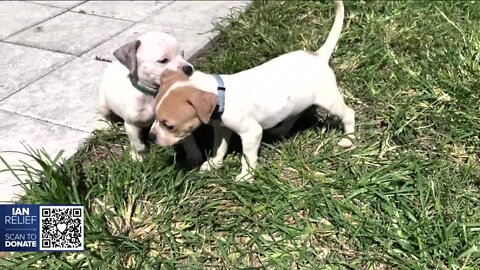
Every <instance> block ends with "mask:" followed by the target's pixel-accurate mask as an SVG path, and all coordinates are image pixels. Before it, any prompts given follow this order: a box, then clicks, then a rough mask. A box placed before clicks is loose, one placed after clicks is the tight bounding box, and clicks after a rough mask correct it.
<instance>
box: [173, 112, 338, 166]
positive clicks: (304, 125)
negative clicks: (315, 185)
mask: <svg viewBox="0 0 480 270" xmlns="http://www.w3.org/2000/svg"><path fill="white" fill-rule="evenodd" d="M279 125H280V124H279ZM311 128H324V129H325V130H326V131H328V132H335V131H342V130H343V129H342V123H341V121H339V120H338V119H337V118H336V117H329V116H328V117H323V116H322V115H320V114H319V113H318V109H317V107H316V106H312V107H310V108H308V109H307V110H305V111H304V112H303V113H302V115H301V116H300V118H299V119H298V120H297V121H296V123H295V125H294V126H293V128H292V129H291V130H290V132H288V134H287V135H286V136H285V137H277V136H273V135H271V134H270V133H269V131H268V130H264V131H263V135H262V143H267V144H276V143H279V142H281V141H284V140H286V139H289V138H292V137H294V136H295V135H297V134H298V133H300V132H302V131H305V130H308V129H311ZM193 134H194V136H195V141H196V142H197V144H198V147H199V148H200V151H201V152H202V153H204V156H203V160H204V161H205V160H206V159H207V157H208V156H209V155H211V153H212V152H213V128H212V127H211V126H209V125H203V126H201V127H199V128H198V129H197V130H195V131H194V133H193ZM259 151H260V152H261V151H262V148H261V147H260V150H259ZM175 152H176V158H177V159H176V161H177V162H178V164H179V166H180V167H181V168H183V169H192V168H195V167H198V166H199V165H201V164H195V165H191V164H186V162H185V151H184V149H183V147H182V146H181V145H180V144H178V145H175ZM207 153H208V155H207ZM232 153H242V142H241V139H240V136H238V134H235V133H234V134H233V135H232V138H231V140H230V144H229V147H228V151H227V155H228V154H232ZM170 162H171V164H173V163H174V162H175V160H174V159H173V157H172V159H171V160H170Z"/></svg>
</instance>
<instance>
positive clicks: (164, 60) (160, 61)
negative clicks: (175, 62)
mask: <svg viewBox="0 0 480 270" xmlns="http://www.w3.org/2000/svg"><path fill="white" fill-rule="evenodd" d="M157 62H158V63H160V64H166V63H168V58H163V59H162V60H158V61H157Z"/></svg>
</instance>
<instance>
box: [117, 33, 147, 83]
mask: <svg viewBox="0 0 480 270" xmlns="http://www.w3.org/2000/svg"><path fill="white" fill-rule="evenodd" d="M140 43H141V42H140V40H135V41H132V42H129V43H127V44H125V45H123V46H122V47H120V48H118V49H116V50H115V51H114V52H113V55H114V56H115V58H117V60H118V61H120V63H122V64H123V65H124V66H125V67H127V68H128V70H130V74H132V75H133V76H134V77H135V78H136V79H137V49H138V47H139V46H140Z"/></svg>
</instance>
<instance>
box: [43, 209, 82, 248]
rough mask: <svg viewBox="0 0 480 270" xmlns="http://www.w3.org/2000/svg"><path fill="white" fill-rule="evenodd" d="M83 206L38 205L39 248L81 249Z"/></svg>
mask: <svg viewBox="0 0 480 270" xmlns="http://www.w3.org/2000/svg"><path fill="white" fill-rule="evenodd" d="M83 240H84V239H83V206H81V205H78V206H77V205H75V206H40V250H42V251H82V250H83V249H84V247H83Z"/></svg>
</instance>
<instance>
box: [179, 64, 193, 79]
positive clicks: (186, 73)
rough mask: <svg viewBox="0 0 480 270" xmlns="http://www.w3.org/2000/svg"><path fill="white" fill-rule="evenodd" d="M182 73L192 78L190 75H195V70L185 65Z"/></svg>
mask: <svg viewBox="0 0 480 270" xmlns="http://www.w3.org/2000/svg"><path fill="white" fill-rule="evenodd" d="M182 71H183V73H185V75H187V76H189V77H190V75H192V73H193V68H192V66H190V65H184V66H183V67H182Z"/></svg>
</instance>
